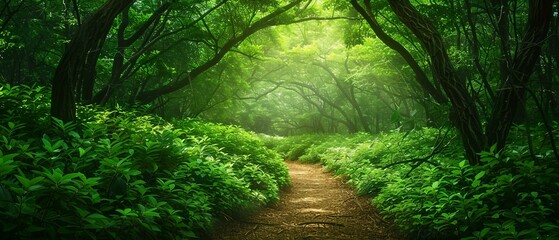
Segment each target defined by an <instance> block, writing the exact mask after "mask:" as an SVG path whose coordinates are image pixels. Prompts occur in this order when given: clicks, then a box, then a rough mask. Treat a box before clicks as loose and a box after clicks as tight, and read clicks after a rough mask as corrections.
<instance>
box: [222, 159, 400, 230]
mask: <svg viewBox="0 0 559 240" xmlns="http://www.w3.org/2000/svg"><path fill="white" fill-rule="evenodd" d="M287 164H288V167H289V173H290V175H291V179H292V186H291V187H290V188H288V189H287V190H285V191H284V192H283V194H282V197H281V200H280V201H278V202H277V203H274V204H270V205H269V206H267V207H265V208H264V209H262V210H260V211H258V212H256V213H254V214H251V215H249V216H248V217H246V218H243V219H229V220H224V221H222V222H221V223H220V224H219V225H218V226H216V228H215V229H214V232H213V233H212V236H211V238H212V239H215V240H217V239H227V240H231V239H243V240H245V239H247V240H248V239H265V240H273V239H282V240H283V239H309V240H310V239H394V240H396V239H398V240H399V239H405V238H404V237H402V236H401V235H400V234H398V232H397V230H396V229H395V227H394V226H393V225H392V224H391V223H390V222H388V221H386V220H384V219H383V218H382V217H381V216H380V215H379V213H378V210H377V209H375V208H374V207H373V206H372V205H371V204H370V197H360V196H357V195H356V194H355V191H354V190H353V189H351V188H350V187H349V186H347V185H346V184H345V183H344V181H343V179H341V178H339V177H334V176H332V174H330V173H327V172H325V170H323V168H322V167H321V166H320V165H316V164H302V163H298V162H288V163H287Z"/></svg>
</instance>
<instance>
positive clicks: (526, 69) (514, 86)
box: [486, 0, 552, 150]
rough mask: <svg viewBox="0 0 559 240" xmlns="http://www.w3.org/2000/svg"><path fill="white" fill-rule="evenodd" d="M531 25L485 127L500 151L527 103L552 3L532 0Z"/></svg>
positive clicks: (489, 138)
mask: <svg viewBox="0 0 559 240" xmlns="http://www.w3.org/2000/svg"><path fill="white" fill-rule="evenodd" d="M528 4H529V5H528V23H527V27H526V31H525V33H524V37H523V39H522V43H521V44H520V48H519V50H518V52H517V53H516V56H515V58H514V60H513V62H512V66H511V67H510V71H509V72H508V74H507V77H506V79H505V81H504V82H503V83H502V84H501V87H500V88H499V89H500V91H499V92H498V95H497V101H496V102H495V106H494V108H493V112H492V114H491V119H490V120H489V122H488V124H487V128H486V134H487V137H488V143H489V145H490V146H491V145H494V144H496V145H497V150H501V149H502V148H503V147H504V146H505V142H506V139H507V136H508V134H509V130H510V128H511V126H512V123H513V121H514V119H515V117H516V116H517V114H518V111H519V110H520V107H522V106H523V105H524V103H525V101H526V88H527V86H528V82H529V80H530V75H531V74H532V72H533V71H534V66H535V64H536V62H537V61H538V58H539V57H540V53H541V47H542V44H543V42H544V41H545V39H546V37H547V32H548V30H549V25H550V23H551V16H552V1H550V0H547V1H542V0H530V1H529V2H528Z"/></svg>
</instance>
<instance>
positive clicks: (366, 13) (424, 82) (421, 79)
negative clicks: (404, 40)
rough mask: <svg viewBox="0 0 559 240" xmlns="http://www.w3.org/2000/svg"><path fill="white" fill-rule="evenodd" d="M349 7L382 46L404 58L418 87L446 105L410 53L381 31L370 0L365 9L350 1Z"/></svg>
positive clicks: (354, 1)
mask: <svg viewBox="0 0 559 240" xmlns="http://www.w3.org/2000/svg"><path fill="white" fill-rule="evenodd" d="M351 5H353V7H354V8H355V10H357V12H358V13H359V14H360V15H361V16H362V17H363V18H364V19H365V21H367V23H368V24H369V26H370V27H371V29H372V30H373V32H375V35H376V36H377V37H378V38H379V39H380V40H381V41H382V42H383V43H384V44H386V46H388V47H389V48H391V49H392V50H394V51H396V52H397V53H398V54H400V56H402V58H404V60H405V61H406V63H408V65H410V67H411V69H412V70H413V72H414V73H415V78H416V81H417V82H418V83H419V85H421V87H422V88H423V90H424V91H426V92H427V93H429V94H430V95H431V96H432V97H433V99H435V101H436V102H437V103H439V104H445V103H447V102H448V100H447V98H446V97H445V96H444V94H443V93H442V92H441V91H440V90H439V89H437V88H435V86H433V84H432V83H431V82H429V79H428V78H427V75H426V74H425V72H424V71H423V69H421V67H420V66H419V64H418V63H417V61H415V59H414V58H413V56H412V55H411V53H410V52H409V51H408V50H407V49H406V48H405V47H404V46H403V45H402V44H400V43H399V42H398V41H396V40H394V39H393V38H392V37H390V36H389V35H388V34H387V33H386V32H385V31H384V30H383V29H382V27H381V26H380V24H379V23H378V22H377V20H376V17H375V15H374V14H373V12H372V9H371V3H370V0H365V7H366V9H365V8H363V7H362V6H361V5H359V3H357V0H351Z"/></svg>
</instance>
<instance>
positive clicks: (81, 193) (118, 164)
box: [0, 85, 289, 239]
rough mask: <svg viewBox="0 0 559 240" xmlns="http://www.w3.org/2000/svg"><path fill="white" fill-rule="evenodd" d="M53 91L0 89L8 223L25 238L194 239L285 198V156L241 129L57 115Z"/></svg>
mask: <svg viewBox="0 0 559 240" xmlns="http://www.w3.org/2000/svg"><path fill="white" fill-rule="evenodd" d="M48 99H49V97H48V94H47V91H46V90H45V89H41V88H33V87H26V86H17V87H11V86H8V85H3V86H0V107H1V108H2V109H9V110H8V111H5V112H1V113H0V202H1V203H0V222H1V224H0V226H1V228H2V232H3V236H4V237H5V238H19V239H22V238H23V239H40V238H43V239H97V238H99V239H188V238H196V237H197V236H198V237H199V236H200V234H203V232H204V231H205V229H207V228H208V227H209V226H210V225H211V224H212V222H213V220H214V218H216V217H219V216H220V215H221V214H235V213H236V212H240V211H246V210H249V209H252V208H254V207H255V206H260V205H262V204H266V203H267V202H269V201H272V200H275V199H278V196H279V195H278V194H279V188H280V187H281V186H284V185H286V184H288V183H289V178H288V174H287V168H286V166H285V164H284V163H283V161H282V160H281V158H280V157H279V155H277V154H276V153H274V152H272V151H270V150H268V149H266V148H265V147H264V146H263V143H262V142H260V141H259V140H258V138H257V137H256V136H255V135H254V134H252V133H248V132H245V131H243V130H242V129H239V128H235V127H230V126H221V125H216V124H210V123H204V122H202V121H199V120H188V121H182V122H177V123H174V124H171V123H168V122H165V121H164V120H162V119H160V118H157V117H154V116H149V115H144V114H142V113H140V112H137V111H134V110H128V111H125V110H123V109H119V108H117V109H113V110H107V109H101V108H95V107H91V106H85V107H80V108H79V111H78V120H77V121H76V122H73V123H63V122H62V121H59V120H57V119H50V118H49V117H48V116H49V114H48V110H49V103H48Z"/></svg>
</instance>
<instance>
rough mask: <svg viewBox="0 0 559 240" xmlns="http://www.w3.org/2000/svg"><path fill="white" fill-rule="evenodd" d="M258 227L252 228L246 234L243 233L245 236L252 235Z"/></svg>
mask: <svg viewBox="0 0 559 240" xmlns="http://www.w3.org/2000/svg"><path fill="white" fill-rule="evenodd" d="M258 226H259V225H256V226H254V227H253V228H252V229H250V230H249V231H248V232H246V233H245V236H248V235H250V234H251V233H253V232H254V231H256V229H257V228H258Z"/></svg>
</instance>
